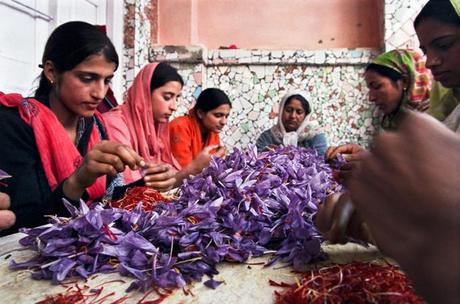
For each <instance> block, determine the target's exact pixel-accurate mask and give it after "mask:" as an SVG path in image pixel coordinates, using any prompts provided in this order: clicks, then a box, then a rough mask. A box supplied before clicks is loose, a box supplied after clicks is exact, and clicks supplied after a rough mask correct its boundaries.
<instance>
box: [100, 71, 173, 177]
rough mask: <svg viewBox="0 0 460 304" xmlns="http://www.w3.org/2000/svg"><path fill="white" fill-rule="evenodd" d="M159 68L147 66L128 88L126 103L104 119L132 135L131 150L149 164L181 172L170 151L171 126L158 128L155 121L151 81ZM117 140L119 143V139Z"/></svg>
mask: <svg viewBox="0 0 460 304" xmlns="http://www.w3.org/2000/svg"><path fill="white" fill-rule="evenodd" d="M157 65H158V63H150V64H147V65H146V66H144V67H143V68H142V70H140V71H139V73H138V74H137V75H136V78H135V79H134V81H133V84H132V85H131V87H130V88H129V89H128V94H127V97H126V99H125V101H124V103H123V104H122V105H120V106H118V107H117V108H115V109H113V110H112V111H110V112H107V113H105V114H104V117H106V120H107V122H108V124H109V125H111V126H113V128H116V129H118V130H121V131H122V133H125V134H129V137H130V144H131V146H132V148H133V149H134V150H135V151H136V152H137V153H139V155H140V156H142V157H143V158H144V159H145V160H146V161H148V162H152V163H156V164H158V163H167V164H170V165H172V166H173V167H174V168H175V169H176V170H180V169H181V166H180V164H179V163H178V162H177V160H176V159H175V158H174V156H173V155H172V152H171V143H170V139H169V126H168V123H159V124H156V125H155V123H154V119H153V110H152V93H151V91H150V81H151V79H152V76H153V72H154V71H155V68H156V66H157ZM120 118H122V119H120ZM155 126H156V127H155ZM114 136H115V135H114ZM114 139H115V140H117V138H116V136H115V138H114ZM125 179H126V176H125Z"/></svg>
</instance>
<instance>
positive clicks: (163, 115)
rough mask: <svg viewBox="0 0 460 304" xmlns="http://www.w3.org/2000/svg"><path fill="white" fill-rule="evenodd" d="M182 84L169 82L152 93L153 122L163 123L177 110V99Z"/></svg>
mask: <svg viewBox="0 0 460 304" xmlns="http://www.w3.org/2000/svg"><path fill="white" fill-rule="evenodd" d="M181 91H182V84H181V83H180V82H179V81H169V82H167V83H165V85H163V86H162V87H159V88H156V89H155V90H153V92H152V111H153V120H154V121H155V122H156V123H165V122H168V121H169V118H170V117H171V115H172V114H173V113H174V111H176V110H177V99H178V98H179V97H180V93H181Z"/></svg>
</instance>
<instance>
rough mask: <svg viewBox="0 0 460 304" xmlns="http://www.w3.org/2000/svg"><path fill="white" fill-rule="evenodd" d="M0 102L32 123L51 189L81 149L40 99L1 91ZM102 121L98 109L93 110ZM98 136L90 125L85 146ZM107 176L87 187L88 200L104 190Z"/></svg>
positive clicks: (72, 168) (71, 167)
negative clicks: (12, 108)
mask: <svg viewBox="0 0 460 304" xmlns="http://www.w3.org/2000/svg"><path fill="white" fill-rule="evenodd" d="M0 104H1V105H3V106H6V107H14V108H18V111H19V115H20V116H21V118H22V119H23V120H24V121H25V122H26V123H27V124H28V125H29V126H31V127H32V129H33V132H34V136H35V142H36V145H37V149H38V153H39V155H40V159H41V163H42V166H43V170H44V171H45V175H46V178H47V180H48V184H49V186H50V188H51V190H54V189H55V188H56V187H57V186H58V184H60V183H61V182H62V181H64V179H66V178H67V177H69V176H70V175H71V174H72V173H73V172H75V170H76V169H77V168H78V167H79V166H80V164H81V163H82V161H83V158H82V157H81V155H80V153H79V152H78V150H77V148H76V147H75V145H74V144H73V143H72V141H71V140H70V138H69V135H68V134H67V132H66V130H65V129H64V126H63V125H62V124H61V122H60V121H59V120H58V118H57V117H56V115H54V113H53V112H52V111H51V110H50V109H49V108H48V107H46V106H45V105H43V104H42V103H41V102H39V101H37V100H35V99H32V98H28V99H26V98H23V97H22V96H21V95H20V94H3V93H1V92H0ZM95 115H96V116H97V118H99V119H100V120H101V121H102V117H101V115H100V114H99V113H97V112H96V113H95ZM100 141H101V138H100V136H99V132H98V131H97V127H96V125H94V126H93V129H92V131H91V137H90V140H89V144H88V149H91V147H92V146H94V145H95V144H97V143H99V142H100ZM105 183H106V176H105V175H103V176H101V177H99V178H98V179H97V180H96V182H95V183H94V184H93V185H92V186H90V187H88V188H86V192H87V193H88V195H89V199H90V200H94V199H96V198H99V197H101V196H103V195H104V193H105Z"/></svg>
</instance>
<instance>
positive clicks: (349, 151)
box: [325, 144, 365, 161]
mask: <svg viewBox="0 0 460 304" xmlns="http://www.w3.org/2000/svg"><path fill="white" fill-rule="evenodd" d="M364 150H365V149H364V148H363V147H361V146H360V145H358V144H344V145H340V146H330V147H329V148H328V149H327V151H326V156H325V157H326V160H328V161H330V160H332V159H333V158H334V157H336V156H337V154H343V157H344V158H345V160H347V161H348V160H352V159H353V157H354V155H355V154H358V153H360V152H362V151H364Z"/></svg>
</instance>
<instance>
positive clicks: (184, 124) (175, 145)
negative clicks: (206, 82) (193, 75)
mask: <svg viewBox="0 0 460 304" xmlns="http://www.w3.org/2000/svg"><path fill="white" fill-rule="evenodd" d="M231 107H232V104H231V102H230V99H229V98H228V96H227V94H225V93H224V92H223V91H222V90H219V89H216V88H209V89H206V90H204V91H203V92H201V94H200V96H199V97H198V99H197V101H196V104H195V106H194V107H193V108H192V109H191V110H190V112H189V114H188V115H185V116H181V117H177V118H176V119H174V120H173V121H171V123H170V125H169V130H170V136H171V150H172V153H173V155H174V157H175V158H176V160H177V161H178V162H179V163H180V164H181V166H182V167H185V166H187V165H188V164H189V163H190V162H191V161H192V160H193V159H194V158H195V157H196V156H197V155H198V154H199V153H200V152H201V151H203V149H206V150H210V151H211V150H213V149H215V151H213V152H214V153H213V154H214V155H215V156H219V157H220V156H222V155H224V154H225V148H224V147H222V146H220V138H219V133H220V131H222V129H223V127H224V126H225V124H226V123H227V118H228V116H229V114H230V109H231Z"/></svg>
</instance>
